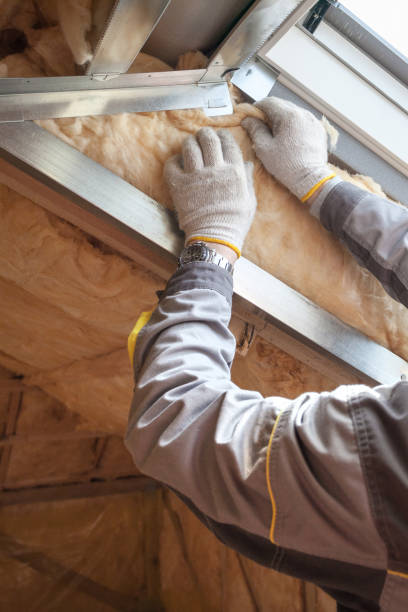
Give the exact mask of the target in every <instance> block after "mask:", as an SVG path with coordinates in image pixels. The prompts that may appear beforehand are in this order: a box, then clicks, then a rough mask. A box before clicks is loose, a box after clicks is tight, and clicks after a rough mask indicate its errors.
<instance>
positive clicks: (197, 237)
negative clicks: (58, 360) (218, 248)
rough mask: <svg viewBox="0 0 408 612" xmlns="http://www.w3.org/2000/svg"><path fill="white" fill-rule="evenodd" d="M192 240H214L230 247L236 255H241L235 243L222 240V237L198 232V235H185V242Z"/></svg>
mask: <svg viewBox="0 0 408 612" xmlns="http://www.w3.org/2000/svg"><path fill="white" fill-rule="evenodd" d="M193 240H197V241H203V242H215V243H217V244H223V245H224V246H227V247H229V248H230V249H232V250H233V251H234V252H235V253H236V254H237V255H238V257H241V249H240V248H239V247H237V246H236V245H235V244H233V243H232V242H229V241H228V240H224V239H223V238H218V237H214V236H209V235H207V234H205V235H204V234H200V235H198V234H192V235H191V236H186V243H188V242H191V241H193Z"/></svg>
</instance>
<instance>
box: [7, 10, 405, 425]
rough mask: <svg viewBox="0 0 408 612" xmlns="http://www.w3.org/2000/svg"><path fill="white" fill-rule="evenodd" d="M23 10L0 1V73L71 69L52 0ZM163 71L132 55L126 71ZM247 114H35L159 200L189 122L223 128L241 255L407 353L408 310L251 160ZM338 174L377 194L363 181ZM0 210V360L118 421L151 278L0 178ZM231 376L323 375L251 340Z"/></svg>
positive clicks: (123, 414)
mask: <svg viewBox="0 0 408 612" xmlns="http://www.w3.org/2000/svg"><path fill="white" fill-rule="evenodd" d="M16 4H18V3H16ZM80 4H81V8H80V10H81V14H82V13H83V11H85V12H86V11H87V10H88V9H89V2H88V3H87V2H86V1H83V2H82V3H80ZM21 6H22V5H21V4H20V5H19V7H20V9H21ZM23 7H24V10H20V11H19V12H18V13H16V15H14V16H13V14H12V11H10V15H9V16H8V19H9V26H12V27H15V28H17V29H21V30H23V31H24V32H25V35H26V37H27V41H28V46H27V48H26V49H25V50H24V52H22V53H17V54H13V55H9V56H7V57H5V58H3V60H2V61H0V75H1V76H9V77H14V76H40V75H59V74H61V75H63V74H64V75H68V74H74V73H75V70H76V68H75V64H74V59H73V55H72V53H71V51H70V49H69V47H68V46H67V44H66V42H65V41H64V37H63V35H62V30H64V33H65V35H66V37H67V40H69V41H71V46H73V45H77V48H76V50H75V52H74V55H75V57H76V58H77V61H81V60H80V59H78V58H83V57H85V56H87V53H88V52H89V49H88V47H87V43H86V41H85V39H84V37H82V39H81V41H79V42H78V41H76V42H75V41H74V42H72V41H73V37H72V34H70V32H69V31H68V30H70V28H67V24H66V23H65V24H64V19H63V15H62V14H61V15H60V19H62V21H61V27H60V26H59V25H57V19H58V16H57V15H56V14H55V15H54V14H53V12H54V13H55V3H49V2H44V1H42V2H38V3H37V4H36V5H34V4H33V3H32V2H31V0H26V1H25V2H24V3H23ZM39 7H40V8H41V11H42V19H43V21H42V23H41V24H40V25H41V27H38V10H39ZM75 18H76V17H75V16H74V17H72V19H73V23H74V25H75ZM81 19H82V17H81ZM2 25H3V26H4V24H2ZM34 26H35V27H34ZM61 28H62V30H61ZM71 29H72V28H71ZM79 47H81V48H80V49H79ZM191 60H193V64H191ZM197 60H198V61H202V58H201V57H200V56H199V55H197V54H191V55H190V56H187V58H186V57H185V58H184V59H183V62H184V63H183V65H182V68H184V69H185V68H187V67H193V68H195V67H197V63H194V62H197ZM189 62H190V63H189ZM168 69H169V67H168V66H166V65H165V64H163V62H161V61H159V60H156V59H154V58H152V57H149V56H146V55H143V54H140V55H139V56H138V58H137V60H136V62H135V63H134V64H133V66H132V68H131V71H134V72H140V71H143V72H148V71H156V70H159V71H162V70H168ZM234 95H236V94H234ZM248 115H252V116H262V113H260V111H258V110H257V109H256V108H254V107H253V106H251V105H249V104H244V103H243V104H240V103H237V104H236V105H235V110H234V114H233V115H231V116H223V117H212V118H208V117H206V116H205V115H204V114H203V113H202V112H201V111H200V110H188V111H168V112H154V113H138V114H121V115H115V116H97V117H79V118H65V119H59V120H53V119H49V120H46V121H40V122H38V123H39V125H41V126H42V127H43V128H44V129H46V130H48V131H50V132H51V133H53V134H54V135H55V136H56V137H58V138H61V139H62V140H64V141H65V142H66V143H68V144H70V145H71V146H73V147H75V148H76V149H78V150H80V151H81V152H82V153H84V154H85V155H88V156H89V157H91V158H92V159H94V160H95V161H97V162H99V163H100V164H102V165H103V166H105V167H106V168H109V169H110V170H111V171H113V172H115V173H116V174H118V175H119V176H121V177H122V178H123V179H125V180H126V181H128V182H130V183H131V184H132V185H134V186H136V187H137V188H139V189H141V190H142V191H144V192H145V193H146V194H148V195H149V196H151V197H152V198H154V199H156V200H157V201H159V202H161V203H162V204H164V205H165V206H168V207H171V201H170V197H169V193H168V190H167V188H166V185H165V184H164V182H163V178H162V171H163V164H164V162H165V160H166V159H167V158H168V157H169V156H170V155H173V154H174V153H178V152H179V151H180V147H181V143H182V141H183V139H184V138H185V137H186V136H187V135H188V134H193V133H195V132H196V131H197V130H198V129H199V128H200V127H202V126H204V125H210V126H213V127H215V128H217V127H227V128H229V129H230V130H231V132H232V134H233V135H234V137H235V138H236V140H237V141H238V143H239V144H240V146H241V148H242V151H243V154H244V157H245V158H246V159H248V160H252V161H254V164H255V170H254V176H255V187H256V193H257V198H258V202H259V205H258V211H257V214H256V217H255V221H254V223H253V226H252V228H251V230H250V233H249V235H248V238H247V241H246V244H245V246H244V250H243V254H244V256H245V257H247V258H248V259H250V260H252V261H254V262H255V263H257V264H258V265H259V266H261V267H263V268H264V269H265V270H267V271H268V272H270V273H271V274H273V275H275V276H276V277H278V278H279V279H281V280H282V281H284V282H285V283H286V284H288V285H290V286H291V287H293V288H294V289H296V290H298V291H300V292H301V293H303V294H304V295H305V296H307V297H308V298H309V299H311V300H312V301H314V302H316V303H317V304H319V305H320V306H322V307H323V308H325V309H326V310H328V311H330V312H332V313H333V314H334V315H336V316H337V317H339V318H340V319H342V320H343V321H345V322H346V323H348V324H350V325H353V326H354V327H356V328H358V329H359V330H361V331H362V332H363V333H365V334H367V335H368V336H370V337H371V338H373V339H374V340H376V341H377V342H379V343H381V344H383V345H384V346H386V347H388V348H389V349H391V350H392V351H393V352H395V353H397V354H399V355H401V356H402V357H404V358H408V331H407V330H408V311H407V310H406V309H405V308H403V307H402V306H401V305H399V304H398V303H397V302H395V301H394V300H392V299H391V298H390V297H389V296H388V295H387V294H386V293H385V292H384V290H383V289H382V287H381V286H380V284H379V283H378V282H377V281H376V279H375V278H374V277H373V276H372V275H371V274H369V273H368V272H367V271H365V270H362V269H361V268H360V267H359V266H358V265H357V264H356V263H355V261H354V260H353V258H352V257H351V255H349V254H348V252H347V251H346V250H345V249H344V248H343V247H342V245H341V244H340V243H339V242H338V241H337V240H335V239H334V238H333V237H332V236H331V235H330V234H329V233H328V232H326V231H325V230H324V229H323V228H322V226H321V225H320V224H319V223H318V221H317V220H316V219H314V218H313V217H311V216H310V215H309V213H308V211H307V209H306V208H305V206H304V205H302V204H301V203H300V202H299V201H298V200H297V199H296V198H295V197H294V196H292V195H291V194H290V193H289V192H288V191H287V190H286V189H285V188H284V187H282V186H281V185H280V184H279V183H278V182H277V181H275V180H274V178H273V177H272V176H270V175H269V174H268V173H267V172H266V171H265V170H264V168H263V166H262V165H261V163H260V162H259V161H258V160H257V159H256V158H255V156H254V153H253V151H252V148H251V143H250V141H249V139H248V137H247V135H246V132H245V131H244V130H243V129H242V128H241V127H240V124H241V121H242V119H243V118H244V117H246V116H248ZM339 173H340V174H341V176H342V177H343V178H345V179H346V180H349V181H351V182H354V183H355V184H358V185H360V186H362V187H363V188H365V189H368V190H371V191H375V192H378V193H381V189H380V187H379V186H378V185H376V184H375V183H374V182H373V181H372V180H371V179H369V178H365V177H361V176H353V177H351V176H349V175H347V174H346V173H345V172H342V171H339ZM0 215H1V224H0V291H1V294H2V300H1V304H0V364H1V365H3V366H4V367H6V368H8V369H9V370H11V371H13V372H16V373H18V374H23V375H25V376H26V377H27V381H28V382H29V383H32V384H34V385H38V386H39V387H41V388H42V389H44V390H45V391H46V392H47V393H49V394H50V395H53V396H54V397H56V398H58V399H59V400H60V401H62V402H63V403H65V404H66V405H67V406H68V407H70V408H71V409H73V410H76V411H78V412H80V413H81V414H82V415H84V416H85V417H86V418H87V419H88V420H90V421H93V423H94V424H97V425H98V427H103V428H104V429H107V430H111V431H118V432H121V431H123V429H124V427H125V423H126V418H127V411H128V406H129V401H130V397H131V390H132V381H131V373H130V368H129V364H128V359H127V354H126V348H125V345H126V337H127V334H128V333H129V331H130V329H131V328H132V326H133V323H134V321H135V320H136V318H137V316H138V314H139V313H140V311H142V310H146V309H149V308H151V307H152V306H153V305H154V303H155V301H156V297H155V291H156V290H157V289H160V288H162V286H163V282H162V281H161V280H160V279H158V278H156V277H155V276H154V275H153V274H151V273H149V272H147V271H146V270H143V269H141V267H140V266H138V265H136V264H135V263H132V262H131V261H129V260H127V259H126V258H124V257H121V256H119V255H117V254H116V253H114V252H112V251H111V250H109V249H107V248H105V247H104V245H100V244H98V243H97V242H96V241H93V240H91V239H90V238H89V236H87V235H86V234H84V233H83V232H81V231H80V230H78V229H77V228H74V227H72V226H70V225H69V224H67V223H66V222H64V221H62V220H60V219H58V218H57V217H55V216H54V215H52V214H50V213H48V212H46V211H45V210H43V209H42V208H40V207H39V206H37V205H36V204H34V203H33V202H31V201H29V200H27V199H26V198H24V197H22V196H21V195H19V194H17V193H16V192H13V191H11V190H10V189H8V188H7V187H5V186H1V187H0ZM233 377H234V380H235V382H237V383H238V384H242V385H244V386H251V387H252V388H257V389H259V390H260V391H261V392H263V393H264V394H273V393H275V394H281V395H284V394H286V395H288V396H296V395H297V394H298V393H301V392H302V391H305V390H316V391H319V390H323V389H328V388H329V387H333V385H334V383H333V382H332V381H329V380H328V379H325V378H324V377H323V376H322V375H320V374H319V373H317V372H315V371H313V370H311V369H310V368H308V367H307V366H305V365H303V364H301V363H299V362H297V361H296V360H295V359H293V358H291V357H289V356H287V355H286V354H284V353H282V352H281V351H279V350H278V349H275V348H274V347H272V346H270V345H267V344H266V343H264V342H263V341H262V340H260V339H257V340H256V342H255V343H254V345H253V346H252V348H251V349H250V351H249V354H248V356H247V357H246V358H241V357H239V358H237V359H236V362H235V364H234V369H233Z"/></svg>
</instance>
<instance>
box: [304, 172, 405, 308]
mask: <svg viewBox="0 0 408 612" xmlns="http://www.w3.org/2000/svg"><path fill="white" fill-rule="evenodd" d="M311 212H312V214H313V215H314V216H316V217H317V218H318V219H320V221H321V222H322V224H323V226H324V227H325V228H326V229H327V230H329V231H331V232H333V234H334V235H335V236H337V237H338V238H339V239H340V240H341V241H342V242H343V243H344V244H345V245H346V246H347V248H348V249H349V251H350V252H351V253H352V254H353V255H354V257H355V258H356V259H357V261H358V262H359V264H360V265H361V266H363V267H365V268H367V269H368V270H369V271H370V272H371V273H372V274H374V276H376V277H377V278H378V280H379V281H380V282H381V284H382V285H383V287H384V289H385V290H386V291H387V293H389V294H390V295H391V297H393V298H394V299H395V300H397V301H399V302H401V303H402V304H404V305H405V306H407V307H408V209H407V208H406V207H405V206H403V205H400V204H396V203H395V202H391V201H390V200H386V199H385V198H381V197H380V196H378V195H375V194H373V193H370V192H368V191H365V190H363V189H360V188H359V187H356V186H355V185H352V184H351V183H347V182H345V181H340V180H339V179H337V178H336V179H332V180H331V181H328V182H327V183H326V185H325V186H324V187H323V189H322V191H321V192H320V194H319V195H318V197H317V198H316V200H315V201H314V202H313V204H312V207H311Z"/></svg>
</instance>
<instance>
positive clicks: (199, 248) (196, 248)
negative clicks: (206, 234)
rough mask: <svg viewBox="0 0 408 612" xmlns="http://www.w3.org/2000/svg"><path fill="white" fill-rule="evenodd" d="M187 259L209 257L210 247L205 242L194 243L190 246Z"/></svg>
mask: <svg viewBox="0 0 408 612" xmlns="http://www.w3.org/2000/svg"><path fill="white" fill-rule="evenodd" d="M186 255H187V257H186V260H188V261H190V262H191V261H205V260H206V259H207V257H208V248H207V246H206V245H205V244H192V245H190V246H189V247H188V251H187V254H186Z"/></svg>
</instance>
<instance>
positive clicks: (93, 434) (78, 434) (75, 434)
mask: <svg viewBox="0 0 408 612" xmlns="http://www.w3.org/2000/svg"><path fill="white" fill-rule="evenodd" d="M111 435H112V434H110V433H109V432H105V431H88V430H86V429H84V430H80V431H61V432H53V433H35V434H32V433H21V434H12V435H10V436H4V437H3V438H0V446H10V445H12V444H19V443H21V442H24V443H25V444H26V443H30V442H56V441H58V440H88V439H89V440H93V439H97V440H98V441H101V442H102V441H106V439H107V438H109V437H110V436H111ZM101 442H100V443H99V444H101ZM98 448H99V447H98ZM96 467H98V465H97V464H95V468H96Z"/></svg>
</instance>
